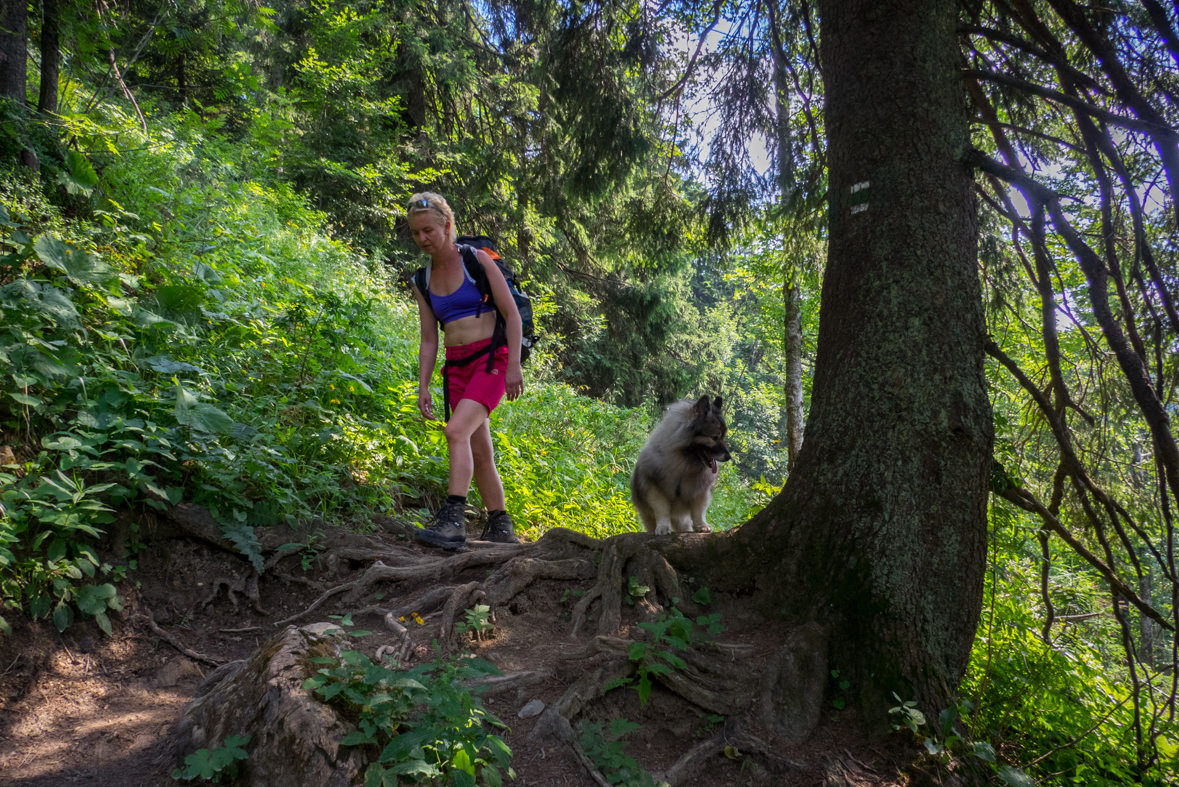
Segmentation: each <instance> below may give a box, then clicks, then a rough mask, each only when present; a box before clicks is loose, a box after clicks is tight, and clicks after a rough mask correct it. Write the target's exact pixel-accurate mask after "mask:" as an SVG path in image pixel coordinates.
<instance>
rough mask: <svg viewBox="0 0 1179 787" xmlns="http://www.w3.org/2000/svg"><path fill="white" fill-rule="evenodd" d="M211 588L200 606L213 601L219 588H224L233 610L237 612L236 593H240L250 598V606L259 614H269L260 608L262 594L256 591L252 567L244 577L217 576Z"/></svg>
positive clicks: (256, 574)
mask: <svg viewBox="0 0 1179 787" xmlns="http://www.w3.org/2000/svg"><path fill="white" fill-rule="evenodd" d="M212 585H213V587H212V589H211V590H210V592H209V595H208V596H207V597H206V598H205V600H204V601H203V602H202V603H201V608H202V609H203V608H205V607H207V606H209V605H210V604H212V603H213V601H214V600H216V598H217V594H218V593H220V592H221V588H225V595H226V596H228V597H229V603H230V604H232V605H233V611H234V612H237V595H236V594H237V593H241V594H242V595H244V596H245V597H246V598H248V599H249V600H250V607H251V608H252V609H253V610H254V611H255V612H257V613H258V614H259V615H269V614H270V613H269V612H267V611H266V610H265V609H263V608H262V596H261V594H260V593H259V592H258V572H257V571H254V570H253V569H251V570H250V573H249V574H248V575H246V576H244V577H234V578H233V579H229V578H227V577H217V578H216V579H214V580H213V582H212Z"/></svg>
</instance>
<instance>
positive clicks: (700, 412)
mask: <svg viewBox="0 0 1179 787" xmlns="http://www.w3.org/2000/svg"><path fill="white" fill-rule="evenodd" d="M708 408H709V404H708V395H707V394H705V395H704V396H701V397H700V398H699V399H697V400H696V417H697V418H707V417H708Z"/></svg>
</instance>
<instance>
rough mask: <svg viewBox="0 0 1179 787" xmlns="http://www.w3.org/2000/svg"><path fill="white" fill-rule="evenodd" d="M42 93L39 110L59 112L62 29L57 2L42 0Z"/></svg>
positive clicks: (38, 105)
mask: <svg viewBox="0 0 1179 787" xmlns="http://www.w3.org/2000/svg"><path fill="white" fill-rule="evenodd" d="M41 10H42V17H41V93H40V95H39V96H38V101H37V109H38V110H39V111H41V112H52V113H56V112H57V76H58V65H59V63H60V62H61V27H60V25H59V16H58V9H57V0H41Z"/></svg>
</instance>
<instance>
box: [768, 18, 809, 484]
mask: <svg viewBox="0 0 1179 787" xmlns="http://www.w3.org/2000/svg"><path fill="white" fill-rule="evenodd" d="M766 10H767V12H768V13H769V17H770V39H771V40H770V52H771V54H772V55H773V61H774V112H775V114H776V117H775V127H774V133H775V136H776V140H775V147H776V148H777V153H778V198H779V201H780V203H781V204H782V205H785V204H786V202H787V200H789V199H790V196H791V191H792V189H793V185H794V155H793V151H792V150H791V144H790V101H789V95H790V84H789V82H788V80H787V78H786V52H785V50H784V48H783V46H782V37H781V35H780V34H779V28H778V25H779V20H780V18H781V14H780V12H779V11H780V10H779V8H778V0H768V2H767V3H766ZM783 245H784V246H785V247H786V251H785V259H784V260H783V270H784V274H785V282H784V284H783V285H782V305H783V307H784V310H785V314H786V318H785V322H786V324H785V345H784V346H783V348H782V349H783V357H784V360H785V362H786V382H785V384H784V386H783V387H784V391H783V393H785V395H786V471H787V473H791V472H794V465H795V464H796V463H797V462H798V454H799V452H800V451H801V450H802V430H803V396H802V287H801V286H800V284H799V279H801V271H799V270H798V268H799V267H800V264H801V263H800V261H798V260H791V259H790V252H789V246H788V243H787V242H786V239H785V238H783Z"/></svg>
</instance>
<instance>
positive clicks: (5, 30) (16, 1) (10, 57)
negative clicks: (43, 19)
mask: <svg viewBox="0 0 1179 787" xmlns="http://www.w3.org/2000/svg"><path fill="white" fill-rule="evenodd" d="M28 39H29V4H28V3H27V2H25V0H0V95H2V96H7V97H9V98H11V99H12V100H13V101H17V102H19V103H20V105H21V106H24V104H25V102H26V101H27V100H28V97H27V96H26V95H25V69H26V67H27V66H26V64H27V62H28V52H29V43H28Z"/></svg>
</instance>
